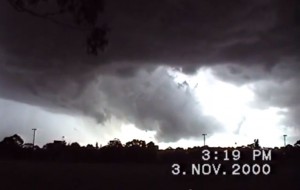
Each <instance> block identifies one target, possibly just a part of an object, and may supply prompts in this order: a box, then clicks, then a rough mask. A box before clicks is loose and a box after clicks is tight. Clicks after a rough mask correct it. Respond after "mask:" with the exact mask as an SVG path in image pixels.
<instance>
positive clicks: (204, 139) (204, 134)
mask: <svg viewBox="0 0 300 190" xmlns="http://www.w3.org/2000/svg"><path fill="white" fill-rule="evenodd" d="M202 135H203V143H204V146H205V136H206V135H207V134H202Z"/></svg>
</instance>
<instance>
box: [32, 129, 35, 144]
mask: <svg viewBox="0 0 300 190" xmlns="http://www.w3.org/2000/svg"><path fill="white" fill-rule="evenodd" d="M32 130H33V139H32V148H34V143H35V131H36V129H35V128H33V129H32Z"/></svg>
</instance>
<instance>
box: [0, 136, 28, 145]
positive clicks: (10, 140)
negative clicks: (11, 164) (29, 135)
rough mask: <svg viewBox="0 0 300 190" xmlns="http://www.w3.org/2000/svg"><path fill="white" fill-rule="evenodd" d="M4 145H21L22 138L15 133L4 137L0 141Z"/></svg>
mask: <svg viewBox="0 0 300 190" xmlns="http://www.w3.org/2000/svg"><path fill="white" fill-rule="evenodd" d="M1 144H3V145H4V146H13V147H22V145H23V144H24V140H23V139H22V138H21V137H20V136H19V135H17V134H14V135H13V136H10V137H5V138H4V139H3V141H2V142H1Z"/></svg>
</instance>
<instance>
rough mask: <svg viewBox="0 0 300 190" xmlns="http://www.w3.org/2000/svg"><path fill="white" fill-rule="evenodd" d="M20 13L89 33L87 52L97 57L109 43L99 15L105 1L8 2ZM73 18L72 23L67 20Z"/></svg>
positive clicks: (38, 0) (27, 0) (40, 0)
mask: <svg viewBox="0 0 300 190" xmlns="http://www.w3.org/2000/svg"><path fill="white" fill-rule="evenodd" d="M8 2H9V3H10V5H11V6H12V7H13V8H14V9H15V10H16V11H18V12H22V13H27V14H30V15H32V16H35V17H39V18H42V19H45V20H48V21H50V22H53V23H56V24H58V25H62V26H64V27H69V28H73V29H76V30H83V31H87V32H89V34H88V36H87V39H86V43H87V52H88V53H89V54H93V55H97V54H98V50H101V51H103V50H104V48H105V46H106V45H107V43H108V41H107V39H106V35H107V31H108V28H107V25H106V24H99V19H98V17H99V15H100V14H101V13H102V12H103V10H104V3H103V0H56V1H48V0H8ZM67 17H71V18H72V20H73V21H72V22H70V21H67V20H66V18H67Z"/></svg>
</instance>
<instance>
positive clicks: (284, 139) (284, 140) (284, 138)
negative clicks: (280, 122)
mask: <svg viewBox="0 0 300 190" xmlns="http://www.w3.org/2000/svg"><path fill="white" fill-rule="evenodd" d="M286 136H287V135H283V143H284V146H286Z"/></svg>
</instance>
